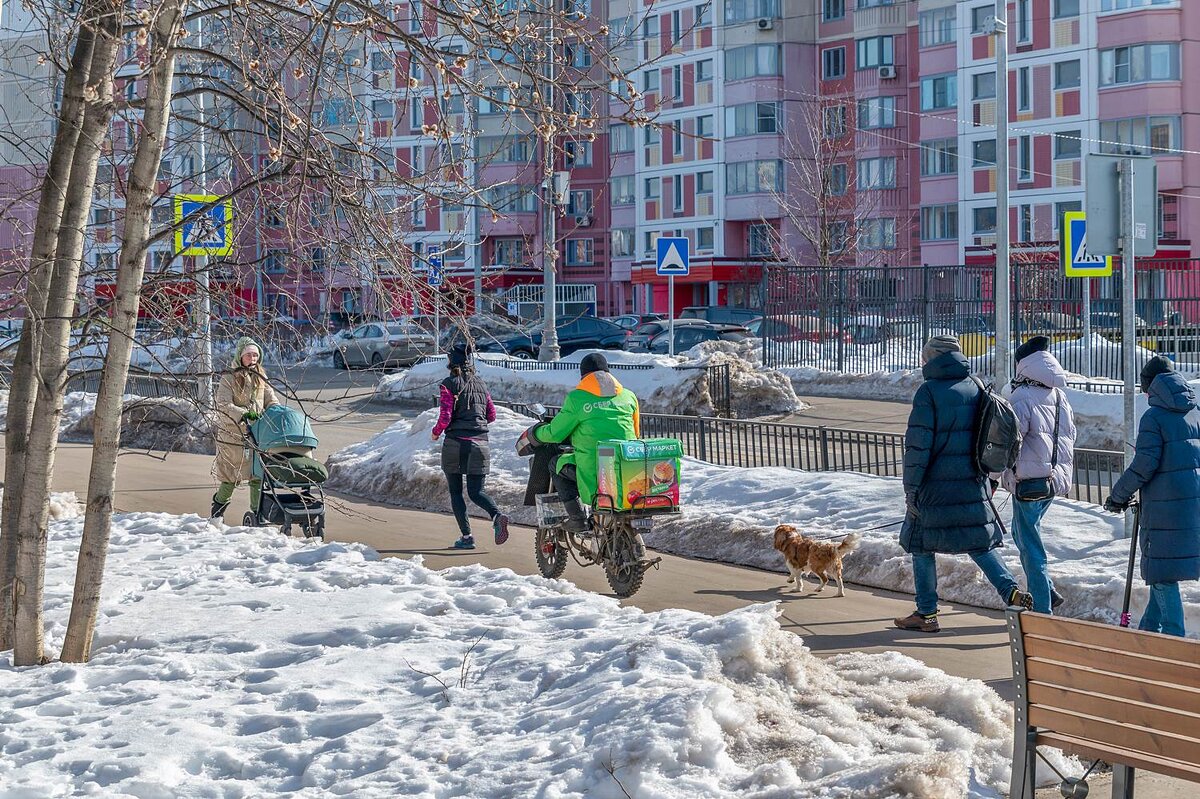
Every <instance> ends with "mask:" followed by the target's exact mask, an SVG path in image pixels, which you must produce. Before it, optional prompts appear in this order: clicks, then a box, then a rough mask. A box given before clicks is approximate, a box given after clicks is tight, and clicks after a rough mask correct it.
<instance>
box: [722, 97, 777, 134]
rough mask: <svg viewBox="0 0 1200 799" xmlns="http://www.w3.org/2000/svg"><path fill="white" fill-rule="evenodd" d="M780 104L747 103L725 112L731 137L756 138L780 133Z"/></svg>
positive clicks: (726, 126) (727, 131)
mask: <svg viewBox="0 0 1200 799" xmlns="http://www.w3.org/2000/svg"><path fill="white" fill-rule="evenodd" d="M779 110H780V109H779V103H745V104H743V105H735V106H732V107H730V108H727V109H726V110H725V131H726V134H727V135H729V136H754V135H757V134H760V133H778V132H779Z"/></svg>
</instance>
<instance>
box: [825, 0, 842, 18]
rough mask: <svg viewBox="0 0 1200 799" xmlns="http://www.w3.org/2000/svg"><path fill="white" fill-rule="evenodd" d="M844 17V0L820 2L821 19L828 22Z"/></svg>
mask: <svg viewBox="0 0 1200 799" xmlns="http://www.w3.org/2000/svg"><path fill="white" fill-rule="evenodd" d="M845 16H846V0H821V19H823V20H825V21H826V22H829V21H830V20H834V19H842V18H844V17H845Z"/></svg>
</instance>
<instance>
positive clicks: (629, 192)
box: [611, 175, 637, 205]
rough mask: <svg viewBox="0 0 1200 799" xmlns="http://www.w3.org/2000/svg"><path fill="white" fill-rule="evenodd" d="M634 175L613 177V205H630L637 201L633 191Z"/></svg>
mask: <svg viewBox="0 0 1200 799" xmlns="http://www.w3.org/2000/svg"><path fill="white" fill-rule="evenodd" d="M634 185H636V184H635V183H634V177H633V175H626V176H625V177H620V178H613V179H612V182H611V186H612V189H611V191H612V204H613V205H632V204H633V203H635V202H637V195H636V194H635V193H634V190H633V188H634Z"/></svg>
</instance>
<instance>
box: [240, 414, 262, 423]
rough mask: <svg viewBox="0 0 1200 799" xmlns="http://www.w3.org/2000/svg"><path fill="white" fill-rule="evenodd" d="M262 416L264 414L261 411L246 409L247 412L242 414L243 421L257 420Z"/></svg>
mask: <svg viewBox="0 0 1200 799" xmlns="http://www.w3.org/2000/svg"><path fill="white" fill-rule="evenodd" d="M260 416H262V414H261V413H259V412H258V411H246V412H245V413H243V414H242V421H243V422H257V421H258V419H259V417H260Z"/></svg>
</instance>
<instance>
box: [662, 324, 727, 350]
mask: <svg viewBox="0 0 1200 799" xmlns="http://www.w3.org/2000/svg"><path fill="white" fill-rule="evenodd" d="M674 333H675V352H677V353H679V352H685V351H686V350H690V349H691V348H692V347H695V346H696V345H697V344H703V343H704V342H705V341H742V340H743V339H746V338H748V337H749V336H750V331H749V330H748V329H747V328H745V327H742V326H741V325H714V324H708V323H701V324H691V325H680V326H678V327H676V328H675V330H674ZM670 347H671V331H664V332H662V333H659V334H658V335H657V336H655V337H654V340H653V341H651V342H650V346H649V348H648V351H649V352H652V353H654V354H655V355H665V354H667V353H668V352H670V351H671V350H670Z"/></svg>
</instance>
